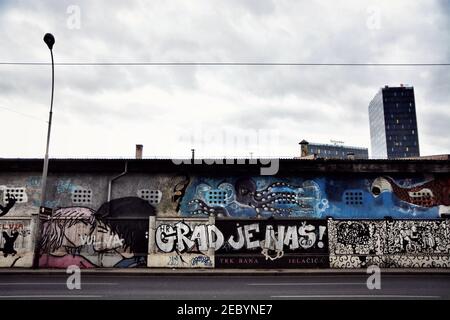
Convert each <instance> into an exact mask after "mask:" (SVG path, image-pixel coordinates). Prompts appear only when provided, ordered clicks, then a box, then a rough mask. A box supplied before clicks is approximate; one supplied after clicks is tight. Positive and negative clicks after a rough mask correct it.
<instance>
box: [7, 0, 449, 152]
mask: <svg viewBox="0 0 450 320" xmlns="http://www.w3.org/2000/svg"><path fill="white" fill-rule="evenodd" d="M46 32H52V33H53V34H54V35H55V38H56V44H55V47H54V55H55V61H56V62H88V63H95V62H250V63H252V62H276V63H289V62H304V63H308V62H311V63H366V62H367V63H449V62H450V1H447V0H442V1H437V0H436V1H433V0H419V1H409V0H399V1H361V0H354V1H349V0H346V1H314V2H313V1H297V0H228V1H225V0H222V1H217V0H205V1H203V0H191V1H186V0H182V1H162V0H161V1H159V0H151V1H122V0H108V1H76V0H71V1H60V0H58V1H36V0H33V1H4V0H0V39H1V45H0V62H48V61H49V60H50V55H49V51H48V49H47V47H46V45H45V44H44V42H43V41H42V37H43V35H44V34H45V33H46ZM50 72H51V69H50V66H48V65H0V117H1V120H2V121H1V123H2V130H3V140H2V141H3V142H2V147H1V149H0V157H42V156H43V154H44V151H45V139H46V133H47V132H46V130H47V123H46V120H47V117H48V108H49V103H50V88H51V87H50V86H51V73H50ZM55 73H56V75H55V79H56V80H55V83H56V86H55V101H54V118H53V121H54V123H53V127H52V138H51V139H52V140H51V149H50V155H51V157H75V158H78V157H134V148H135V144H138V143H139V144H143V145H144V157H146V158H153V157H180V156H188V155H189V154H190V149H191V148H192V147H194V148H196V150H197V151H196V152H197V155H199V156H203V157H210V156H227V157H231V156H248V155H249V153H250V152H252V153H253V156H268V155H270V156H276V155H279V156H285V157H291V156H296V155H297V154H298V153H299V146H298V142H299V141H300V140H302V139H306V140H308V141H313V142H322V143H328V142H330V139H333V140H340V141H344V142H345V143H346V144H349V145H356V146H362V147H369V146H370V136H369V125H368V111H367V107H368V104H369V102H370V100H371V99H372V97H373V96H374V95H375V94H376V92H377V90H378V89H379V88H380V87H382V86H384V85H385V84H388V85H399V84H401V83H403V84H409V85H413V86H414V88H415V94H416V104H417V106H416V108H417V120H418V126H419V129H418V130H419V141H420V148H421V153H422V155H429V154H442V153H450V139H449V137H450V67H448V66H446V67H445V66H444V67H442V66H440V67H439V66H432V67H430V66H427V67H339V66H332V67H321V66H61V65H59V66H56V69H55ZM242 136H245V137H248V141H247V142H248V143H242V142H239V141H238V142H234V143H233V141H235V139H236V138H239V137H242ZM267 136H270V137H272V138H267ZM255 137H257V138H258V139H259V140H258V141H256V140H255V139H256V138H255ZM274 137H275V138H274Z"/></svg>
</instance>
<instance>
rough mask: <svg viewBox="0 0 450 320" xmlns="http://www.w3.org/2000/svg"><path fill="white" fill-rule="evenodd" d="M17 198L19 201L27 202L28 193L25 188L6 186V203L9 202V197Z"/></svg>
mask: <svg viewBox="0 0 450 320" xmlns="http://www.w3.org/2000/svg"><path fill="white" fill-rule="evenodd" d="M10 197H11V198H15V199H16V202H17V203H24V202H27V201H28V199H27V194H26V192H25V188H12V187H10V188H5V189H4V191H3V202H4V203H5V204H6V203H8V202H9V198H10Z"/></svg>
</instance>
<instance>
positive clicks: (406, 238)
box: [386, 220, 450, 254]
mask: <svg viewBox="0 0 450 320" xmlns="http://www.w3.org/2000/svg"><path fill="white" fill-rule="evenodd" d="M386 224H387V231H388V233H387V235H388V237H387V248H388V253H389V254H395V253H408V254H410V253H414V254H421V253H422V254H433V253H436V254H442V253H450V222H449V221H448V220H442V221H439V220H438V221H430V220H424V221H412V220H397V221H392V222H387V223H386Z"/></svg>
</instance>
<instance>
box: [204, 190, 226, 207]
mask: <svg viewBox="0 0 450 320" xmlns="http://www.w3.org/2000/svg"><path fill="white" fill-rule="evenodd" d="M226 194H227V193H226V191H217V190H215V191H208V192H207V193H206V202H207V203H208V204H209V205H217V204H222V205H224V204H226V203H225V198H226Z"/></svg>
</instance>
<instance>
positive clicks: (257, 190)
mask: <svg viewBox="0 0 450 320" xmlns="http://www.w3.org/2000/svg"><path fill="white" fill-rule="evenodd" d="M180 214H181V215H183V216H207V215H215V216H217V217H231V218H233V217H244V218H253V217H271V216H275V217H299V218H325V217H333V218H336V219H353V218H355V219H356V218H358V219H383V218H384V217H386V216H390V217H393V218H408V219H428V218H439V217H440V216H441V215H443V214H450V179H449V178H445V179H436V180H430V181H424V180H421V179H410V178H408V179H396V180H394V179H393V178H391V177H375V178H370V179H369V178H367V179H349V178H343V177H335V178H331V177H318V178H312V179H302V178H277V177H240V178H201V177H195V178H194V179H192V182H191V183H190V184H189V186H188V187H187V188H186V190H185V192H184V196H183V198H182V200H181V203H180Z"/></svg>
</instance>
